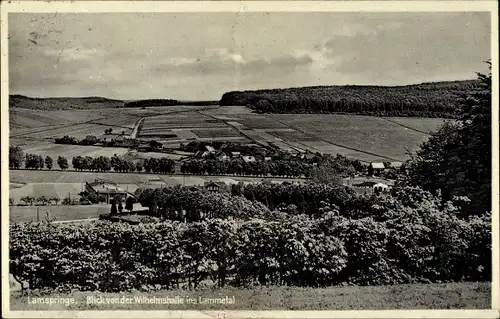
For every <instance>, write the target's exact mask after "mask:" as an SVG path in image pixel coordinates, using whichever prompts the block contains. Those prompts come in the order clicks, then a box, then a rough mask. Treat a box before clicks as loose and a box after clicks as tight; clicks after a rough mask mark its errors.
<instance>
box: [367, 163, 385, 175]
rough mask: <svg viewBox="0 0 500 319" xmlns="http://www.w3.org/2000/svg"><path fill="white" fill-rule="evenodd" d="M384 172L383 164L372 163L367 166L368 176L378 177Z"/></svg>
mask: <svg viewBox="0 0 500 319" xmlns="http://www.w3.org/2000/svg"><path fill="white" fill-rule="evenodd" d="M384 170H385V165H384V163H381V162H372V163H370V166H368V175H379V174H381V173H383V172H384Z"/></svg>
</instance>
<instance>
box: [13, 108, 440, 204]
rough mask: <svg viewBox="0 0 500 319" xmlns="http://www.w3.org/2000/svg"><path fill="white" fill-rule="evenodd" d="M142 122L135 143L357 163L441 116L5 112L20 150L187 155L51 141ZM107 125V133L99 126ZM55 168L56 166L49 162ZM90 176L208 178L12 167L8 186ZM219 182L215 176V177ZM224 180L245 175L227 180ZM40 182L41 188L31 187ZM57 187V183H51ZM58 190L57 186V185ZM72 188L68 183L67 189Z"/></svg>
mask: <svg viewBox="0 0 500 319" xmlns="http://www.w3.org/2000/svg"><path fill="white" fill-rule="evenodd" d="M141 118H143V119H144V120H143V123H142V125H140V126H139V130H138V132H137V138H138V139H139V140H144V141H151V140H156V141H158V142H160V143H163V145H164V146H165V147H170V148H178V147H179V145H180V143H188V142H189V141H191V140H201V141H234V142H242V143H260V144H262V145H265V144H273V145H275V146H278V147H280V148H281V149H284V150H289V151H292V152H293V151H295V150H297V149H301V150H308V151H310V152H314V153H316V152H320V153H330V154H333V155H336V154H342V155H344V156H347V157H349V158H352V159H359V160H360V161H362V162H366V163H368V162H371V161H385V160H405V159H407V154H406V150H407V149H408V150H415V149H416V148H417V147H418V145H419V144H420V143H421V142H422V141H424V140H425V139H426V138H428V132H430V131H433V130H435V129H436V128H437V127H438V126H439V125H440V124H441V123H442V122H443V120H441V119H425V118H407V117H405V118H393V117H391V118H382V117H370V116H357V115H338V114H336V115H331V114H329V115H320V114H303V115H292V114H256V113H252V111H251V110H250V109H249V108H247V107H243V106H224V107H217V106H209V107H204V106H187V105H182V106H171V107H155V106H152V107H148V108H146V109H142V108H103V109H92V110H88V109H79V110H58V111H45V110H32V109H28V108H13V109H11V110H10V126H11V133H10V134H11V135H10V143H11V144H12V145H17V146H20V147H21V148H22V150H23V151H24V152H25V153H31V154H37V155H42V156H47V155H48V156H51V157H52V158H53V159H56V158H57V157H58V156H63V157H66V158H68V164H69V168H70V169H72V163H71V158H72V157H74V156H91V157H99V156H106V157H111V156H113V155H115V154H116V155H118V156H121V157H122V158H123V159H126V160H131V161H133V162H137V161H142V160H144V159H146V158H150V157H155V158H162V157H168V158H171V159H173V160H175V161H179V160H180V159H181V158H183V157H184V156H186V155H187V154H183V155H180V154H174V153H172V154H170V153H154V152H148V153H142V152H131V151H130V150H129V149H127V148H119V147H113V148H106V147H99V146H82V145H65V144H54V143H53V140H54V138H59V137H62V136H65V135H69V136H72V137H75V138H77V139H81V138H84V137H85V136H87V135H95V136H100V137H105V138H109V139H111V138H115V137H116V136H117V135H121V133H122V132H123V133H124V134H125V135H130V134H131V132H132V129H133V128H134V126H135V125H137V124H138V123H139V120H140V119H141ZM108 128H112V129H113V131H112V134H109V135H104V130H106V129H108ZM54 166H55V167H57V166H56V165H54ZM95 178H104V179H110V180H112V181H114V182H116V183H119V184H133V185H140V186H144V185H149V186H150V187H161V186H162V185H172V184H186V185H200V184H203V183H204V182H206V181H207V179H208V178H207V177H196V176H188V177H185V178H182V177H181V176H147V175H146V174H118V173H92V172H86V173H84V174H77V173H74V172H60V171H57V172H35V171H25V170H23V171H11V183H21V184H28V183H82V182H84V181H93V180H94V179H95ZM214 180H219V179H214ZM221 180H224V181H226V182H228V183H233V182H234V183H237V181H239V180H242V178H229V177H224V178H222V179H221ZM30 187H31V186H29V185H28V186H25V187H21V188H20V190H18V191H17V193H13V194H14V197H16V198H17V197H19V196H17V195H16V194H18V193H19V194H22V193H26V194H27V193H29V192H30V191H31V192H32V193H38V192H39V191H38V190H36V191H35V189H33V188H30ZM36 187H40V186H35V188H36ZM48 187H49V188H47V189H50V187H54V186H48ZM58 187H59V188H60V187H62V186H61V185H59V186H56V189H59V188H58ZM69 189H71V188H69Z"/></svg>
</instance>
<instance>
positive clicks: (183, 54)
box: [8, 12, 491, 100]
mask: <svg viewBox="0 0 500 319" xmlns="http://www.w3.org/2000/svg"><path fill="white" fill-rule="evenodd" d="M8 26H9V40H8V41H9V87H10V94H23V95H27V96H32V97H69V96H75V97H79V96H103V97H108V98H117V99H125V100H131V99H146V98H173V99H180V100H219V99H220V97H221V96H222V94H223V93H225V92H228V91H232V90H240V91H241V90H250V89H261V88H286V87H298V86H315V85H344V84H372V85H403V84H413V83H422V82H432V81H448V80H463V79H472V78H475V75H476V72H477V71H479V72H485V71H486V70H487V66H486V64H485V63H484V61H485V60H488V59H489V58H490V47H491V43H490V16H489V13H485V12H484V13H483V12H464V13H430V12H426V13H360V12H353V13H345V12H344V13H341V12H338V13H332V12H316V13H312V12H298V13H295V12H292V13H290V12H289V13H285V12H275V13H266V12H256V13H232V12H221V13H151V14H149V13H58V14H31V13H30V14H27V13H10V14H9V17H8Z"/></svg>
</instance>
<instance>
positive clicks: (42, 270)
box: [10, 206, 491, 292]
mask: <svg viewBox="0 0 500 319" xmlns="http://www.w3.org/2000/svg"><path fill="white" fill-rule="evenodd" d="M330 209H331V211H330V212H327V213H326V214H324V215H323V216H322V217H321V218H318V219H310V218H307V217H305V216H303V215H287V214H286V213H275V214H274V215H275V217H276V218H275V219H274V220H262V219H249V220H247V221H235V220H222V219H209V220H204V221H199V222H192V223H181V222H177V221H164V222H152V223H145V224H139V225H129V224H126V223H111V222H94V223H88V224H85V225H81V224H80V225H78V224H74V225H62V224H53V223H47V222H42V223H23V224H12V225H11V228H10V239H11V244H10V271H11V273H12V274H13V275H14V277H15V278H18V280H22V281H27V282H28V283H29V285H30V288H31V289H37V288H52V289H59V290H66V291H69V290H71V289H77V290H92V291H103V292H119V291H130V290H132V289H139V290H147V289H149V287H153V286H155V285H156V286H158V287H161V289H172V288H174V287H177V288H179V287H180V284H185V286H184V287H196V286H197V285H199V283H200V282H201V281H202V280H207V279H208V280H210V279H211V280H212V281H213V283H214V284H215V285H217V286H221V287H222V286H224V285H226V284H228V283H231V284H232V285H237V286H243V285H245V286H246V285H248V284H260V285H268V284H275V285H289V286H308V287H318V286H332V285H340V284H355V285H385V284H395V283H426V282H453V281H463V280H466V281H472V280H474V281H475V280H478V281H488V280H491V233H490V224H491V215H483V216H481V217H473V218H471V219H469V220H463V219H460V218H458V217H457V208H456V207H452V206H448V207H446V208H445V209H444V210H441V211H440V210H437V209H435V207H434V208H433V207H422V206H420V207H418V208H411V207H403V206H402V207H400V208H399V210H387V211H386V213H385V220H380V219H379V220H377V219H375V218H373V217H371V216H368V217H362V218H350V217H343V216H340V215H339V214H338V211H337V208H335V207H330ZM279 215H283V216H282V217H281V218H280V217H279Z"/></svg>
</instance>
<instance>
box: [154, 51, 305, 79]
mask: <svg viewBox="0 0 500 319" xmlns="http://www.w3.org/2000/svg"><path fill="white" fill-rule="evenodd" d="M313 62H314V59H313V57H312V56H311V55H309V53H304V52H302V53H300V52H299V53H295V54H283V55H279V56H275V57H272V58H265V57H261V58H256V57H254V58H245V57H244V56H243V54H242V53H239V52H235V51H232V50H230V49H227V48H212V49H206V50H205V52H204V54H203V55H202V56H200V57H197V58H195V57H191V58H186V57H174V58H167V59H165V60H164V61H163V62H162V63H160V64H159V65H157V66H153V69H154V70H155V71H157V72H165V73H168V72H176V73H183V74H192V73H194V74H216V73H221V72H222V73H228V72H237V71H239V72H242V73H245V74H252V73H257V72H262V71H266V70H269V69H281V71H287V70H289V71H291V70H293V69H295V68H297V67H302V66H307V65H310V64H311V63H313Z"/></svg>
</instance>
